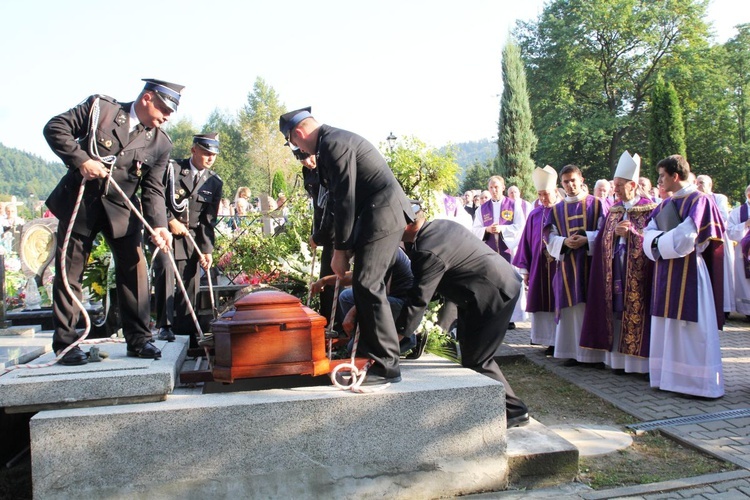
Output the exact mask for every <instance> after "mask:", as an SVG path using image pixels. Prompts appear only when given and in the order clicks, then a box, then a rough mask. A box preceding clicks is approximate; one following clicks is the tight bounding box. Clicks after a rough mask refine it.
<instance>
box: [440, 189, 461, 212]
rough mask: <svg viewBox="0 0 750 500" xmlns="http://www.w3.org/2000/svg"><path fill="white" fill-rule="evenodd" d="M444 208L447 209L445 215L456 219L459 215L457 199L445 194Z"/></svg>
mask: <svg viewBox="0 0 750 500" xmlns="http://www.w3.org/2000/svg"><path fill="white" fill-rule="evenodd" d="M443 207H444V208H445V215H448V216H450V217H455V216H456V214H457V213H458V203H457V201H456V198H454V197H453V196H448V195H447V194H445V193H443Z"/></svg>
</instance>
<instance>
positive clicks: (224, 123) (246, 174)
mask: <svg viewBox="0 0 750 500" xmlns="http://www.w3.org/2000/svg"><path fill="white" fill-rule="evenodd" d="M209 132H218V134H219V144H220V146H219V154H218V155H217V156H216V161H215V162H214V166H213V169H214V170H215V171H216V172H217V173H218V174H219V176H220V177H221V178H222V180H223V181H224V193H225V197H226V198H230V199H231V197H232V193H234V192H235V191H236V190H237V188H238V187H240V186H250V185H251V180H252V166H251V163H250V160H249V157H248V153H247V150H248V144H247V139H246V138H245V136H244V135H243V133H242V129H241V127H240V125H239V123H238V121H237V119H236V118H234V117H232V116H229V115H226V114H223V113H221V112H220V111H219V110H218V109H216V110H214V111H213V112H212V113H211V114H210V115H209V117H208V119H207V120H206V124H205V125H203V130H202V133H209Z"/></svg>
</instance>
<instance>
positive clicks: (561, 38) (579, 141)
mask: <svg viewBox="0 0 750 500" xmlns="http://www.w3.org/2000/svg"><path fill="white" fill-rule="evenodd" d="M706 4H707V2H706V1H705V0H668V1H666V2H661V3H659V2H652V1H650V0H602V1H600V2H591V1H589V0H552V1H551V2H549V3H548V4H546V5H545V7H544V10H543V12H542V14H541V15H540V17H539V18H538V20H536V21H531V22H528V23H523V22H520V23H519V24H518V25H517V27H516V29H515V30H514V33H515V35H516V38H517V39H518V40H519V44H520V46H521V48H522V53H523V55H524V60H525V62H526V66H527V70H528V71H527V75H528V77H529V89H530V95H529V99H530V103H531V110H532V113H533V116H534V118H535V132H536V135H537V137H538V138H539V146H538V148H537V154H536V155H535V159H536V162H537V163H538V164H544V163H549V164H552V165H564V164H566V163H575V164H577V165H579V166H581V167H582V168H584V170H588V172H586V177H589V178H596V177H604V178H610V176H611V175H612V174H613V173H614V169H615V167H616V165H617V159H618V158H619V156H620V154H621V153H622V151H623V150H624V149H629V150H631V151H645V149H646V148H645V143H646V136H645V129H644V126H643V125H644V123H645V122H646V116H645V112H646V110H645V108H646V104H647V98H648V96H649V95H650V93H651V88H652V86H653V84H654V78H655V75H656V74H657V73H659V72H662V71H663V70H664V69H665V68H667V67H669V66H670V65H672V64H678V63H679V62H680V61H679V59H676V58H675V57H674V56H675V55H677V54H679V52H680V51H681V50H683V49H684V48H688V47H690V46H691V45H701V44H702V43H703V44H705V40H707V38H708V32H707V26H706V23H705V22H704V21H703V17H705V13H706Z"/></svg>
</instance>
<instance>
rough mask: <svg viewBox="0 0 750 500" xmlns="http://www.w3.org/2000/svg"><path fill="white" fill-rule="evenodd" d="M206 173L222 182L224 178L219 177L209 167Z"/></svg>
mask: <svg viewBox="0 0 750 500" xmlns="http://www.w3.org/2000/svg"><path fill="white" fill-rule="evenodd" d="M208 173H209V174H211V175H213V176H214V177H216V178H217V179H219V180H220V181H221V182H224V179H222V178H221V176H220V175H219V174H217V173H216V171H214V170H211V169H209V170H208Z"/></svg>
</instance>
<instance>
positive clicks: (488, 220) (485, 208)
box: [479, 196, 516, 262]
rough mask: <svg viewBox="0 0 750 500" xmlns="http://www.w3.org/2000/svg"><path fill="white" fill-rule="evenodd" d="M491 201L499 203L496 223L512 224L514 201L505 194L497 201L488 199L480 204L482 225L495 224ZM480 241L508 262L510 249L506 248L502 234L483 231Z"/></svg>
mask: <svg viewBox="0 0 750 500" xmlns="http://www.w3.org/2000/svg"><path fill="white" fill-rule="evenodd" d="M493 203H500V220H499V221H497V224H500V225H503V226H507V225H508V224H513V219H514V218H515V215H516V214H515V206H516V204H515V202H514V201H513V200H511V199H510V198H508V197H507V196H505V197H503V199H502V200H500V201H499V202H494V201H492V200H488V201H486V202H485V203H483V204H482V206H481V207H480V212H479V213H480V214H481V216H482V225H484V227H488V226H491V225H492V224H495V223H496V222H495V221H494V220H493V209H492V208H493V207H492V204H493ZM482 241H484V242H485V243H487V245H489V247H490V248H491V249H493V250H494V251H496V252H497V253H499V254H500V255H501V256H502V257H503V258H504V259H505V260H507V261H508V262H510V257H511V253H510V249H509V248H508V245H506V244H505V241H504V240H503V235H502V234H490V233H487V232H485V233H484V237H483V238H482Z"/></svg>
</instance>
